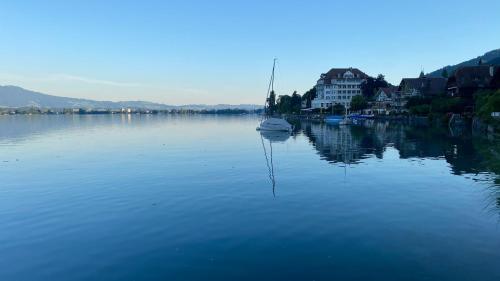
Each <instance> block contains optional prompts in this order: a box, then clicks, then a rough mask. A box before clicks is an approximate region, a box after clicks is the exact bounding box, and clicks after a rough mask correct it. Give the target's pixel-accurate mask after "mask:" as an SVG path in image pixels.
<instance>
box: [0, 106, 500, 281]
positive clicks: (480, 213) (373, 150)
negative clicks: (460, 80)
mask: <svg viewBox="0 0 500 281" xmlns="http://www.w3.org/2000/svg"><path fill="white" fill-rule="evenodd" d="M257 123H258V118H257V117H252V116H249V117H225V116H191V117H183V116H181V117H176V116H138V115H133V116H125V115H123V116H0V227H1V228H0V280H69V281H72V280H384V281H386V280H496V281H498V280H500V224H499V222H500V220H499V219H500V199H499V198H500V192H499V190H500V184H499V183H500V180H499V179H498V178H499V177H498V175H499V174H500V160H499V159H498V157H499V155H500V145H499V143H498V141H494V140H484V139H478V138H472V137H470V136H469V135H467V134H465V135H461V136H453V135H455V134H456V133H455V132H447V131H440V130H437V129H429V128H421V127H419V128H414V127H409V126H404V125H401V124H388V123H366V124H364V125H362V126H352V127H346V128H339V127H335V126H327V125H321V124H314V123H302V124H296V127H297V131H296V132H295V133H294V134H293V136H291V137H288V138H287V136H282V135H265V136H264V137H261V135H260V134H259V133H258V132H256V131H255V127H256V125H257ZM263 145H264V146H263ZM271 146H272V147H271ZM264 148H265V150H264ZM271 154H272V155H271ZM266 159H267V161H266ZM268 164H269V165H268Z"/></svg>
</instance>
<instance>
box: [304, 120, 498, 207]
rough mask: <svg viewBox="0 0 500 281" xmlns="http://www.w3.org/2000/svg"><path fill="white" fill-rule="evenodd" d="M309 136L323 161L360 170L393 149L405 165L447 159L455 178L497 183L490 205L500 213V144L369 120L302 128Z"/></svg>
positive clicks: (463, 134) (429, 128) (466, 134)
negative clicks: (408, 161) (362, 164)
mask: <svg viewBox="0 0 500 281" xmlns="http://www.w3.org/2000/svg"><path fill="white" fill-rule="evenodd" d="M298 127H300V129H299V130H300V131H301V132H302V133H303V134H304V135H306V136H307V137H308V139H309V141H310V142H311V144H312V145H313V146H314V147H315V148H316V150H317V151H318V154H319V155H320V156H321V158H322V159H324V160H326V161H328V162H330V163H332V164H343V165H347V164H357V163H360V162H362V160H363V159H366V158H369V157H373V156H375V157H376V158H379V159H382V158H383V154H384V151H385V150H386V148H387V147H393V148H395V149H396V150H397V151H398V152H399V157H400V158H401V159H412V158H420V159H425V158H427V159H444V160H446V162H447V163H448V164H449V165H450V168H451V173H453V174H455V175H466V176H469V177H471V178H472V179H473V180H476V181H484V180H487V181H489V182H491V189H490V191H491V196H490V198H494V200H492V202H490V203H491V204H490V205H495V206H496V208H499V209H500V191H499V187H500V140H498V139H488V138H486V137H484V136H475V135H473V134H472V132H470V131H467V130H460V133H458V134H457V131H456V130H455V131H453V130H450V129H449V128H447V127H442V128H439V127H433V126H418V127H416V126H410V125H409V124H407V123H405V122H378V121H373V120H366V121H365V122H362V123H361V124H359V125H353V126H335V125H327V124H323V123H314V122H301V123H300V124H299V126H298Z"/></svg>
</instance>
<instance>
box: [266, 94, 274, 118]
mask: <svg viewBox="0 0 500 281" xmlns="http://www.w3.org/2000/svg"><path fill="white" fill-rule="evenodd" d="M267 103H268V106H269V107H268V108H267V114H269V115H273V114H274V112H276V94H275V93H274V91H271V93H269V98H268V99H267Z"/></svg>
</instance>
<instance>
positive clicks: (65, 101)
mask: <svg viewBox="0 0 500 281" xmlns="http://www.w3.org/2000/svg"><path fill="white" fill-rule="evenodd" d="M0 107H9V108H19V107H38V108H93V109H119V108H124V107H126V108H135V109H151V110H170V109H193V110H204V109H245V110H254V109H259V108H262V105H255V104H239V105H229V104H217V105H205V104H188V105H167V104H162V103H154V102H147V101H120V102H112V101H95V100H88V99H76V98H66V97H58V96H52V95H47V94H42V93H38V92H34V91H30V90H26V89H23V88H21V87H17V86H0Z"/></svg>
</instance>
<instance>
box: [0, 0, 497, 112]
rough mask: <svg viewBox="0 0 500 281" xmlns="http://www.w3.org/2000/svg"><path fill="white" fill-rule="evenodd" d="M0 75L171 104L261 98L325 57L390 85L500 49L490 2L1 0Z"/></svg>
mask: <svg viewBox="0 0 500 281" xmlns="http://www.w3.org/2000/svg"><path fill="white" fill-rule="evenodd" d="M0 38H1V41H0V62H1V63H0V85H5V84H14V85H18V86H22V87H25V88H28V89H32V90H37V91H42V92H45V93H50V94H54V95H60V96H70V97H81V98H92V99H98V100H150V101H156V102H164V103H169V104H186V103H209V104H215V103H232V104H239V103H258V104H260V103H262V102H263V99H264V96H265V90H266V87H267V81H268V78H269V72H270V67H271V64H272V59H273V58H274V57H277V58H278V59H279V63H278V64H279V65H278V71H277V92H278V94H289V93H291V92H292V91H293V90H297V91H298V92H299V93H303V92H304V91H305V90H307V89H309V88H310V87H311V86H313V85H314V84H315V82H316V80H317V78H318V77H319V75H320V73H322V72H325V71H327V70H328V69H330V68H332V67H349V66H352V67H357V68H359V69H361V70H362V71H364V72H366V73H368V74H370V75H377V74H378V73H382V74H384V75H386V78H387V79H388V80H389V81H390V82H392V83H399V80H400V79H401V78H402V77H413V76H416V75H418V73H419V72H420V69H421V68H424V69H425V71H431V70H434V69H437V68H439V67H441V66H444V65H447V64H454V63H458V62H460V61H463V60H465V59H469V58H472V57H476V56H478V55H481V54H483V53H484V52H486V51H489V50H492V49H496V48H500V1H498V0H491V1H482V0H475V1H448V0H446V1H427V0H421V1H382V0H380V1H370V2H369V3H368V1H334V0H329V1H292V0H288V1H272V3H271V1H264V0H255V1H234V0H233V1H217V0H213V1H189V0H184V1H177V0H175V1H172V0H167V1H133V2H132V1H0Z"/></svg>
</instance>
